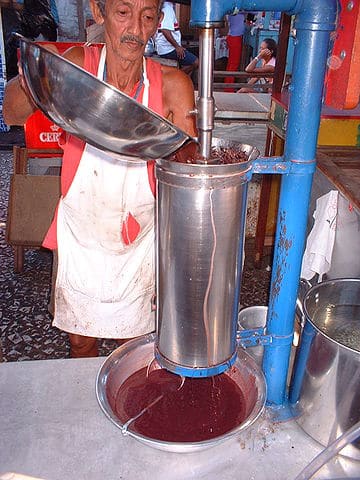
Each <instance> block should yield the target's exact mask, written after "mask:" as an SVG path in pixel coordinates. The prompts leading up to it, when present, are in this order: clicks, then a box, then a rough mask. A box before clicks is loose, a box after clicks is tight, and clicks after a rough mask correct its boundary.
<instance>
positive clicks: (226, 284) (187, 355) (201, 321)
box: [156, 139, 259, 376]
mask: <svg viewBox="0 0 360 480" xmlns="http://www.w3.org/2000/svg"><path fill="white" fill-rule="evenodd" d="M214 144H215V145H216V146H218V147H226V148H231V149H235V150H241V151H243V152H245V153H246V156H247V158H248V160H247V161H244V162H242V163H236V164H223V165H215V164H186V163H177V162H171V161H167V160H158V161H157V162H156V177H157V179H158V193H157V220H158V221H157V253H158V259H157V340H156V348H157V350H156V355H157V358H158V360H159V362H160V363H161V364H162V365H163V366H164V367H165V368H167V369H168V370H170V371H173V372H175V373H178V374H181V375H186V376H210V375H214V374H217V373H221V372H222V371H225V370H226V369H227V368H228V367H229V366H230V365H231V364H232V362H233V361H235V355H236V329H237V316H238V302H239V290H240V282H241V274H242V263H243V241H244V230H245V218H246V199H247V182H248V179H249V178H250V176H248V175H247V173H249V172H250V170H251V161H252V160H253V159H255V158H256V157H257V156H258V154H259V152H258V150H257V149H256V148H254V147H251V146H249V145H241V144H237V143H235V142H225V141H221V140H218V139H213V145H214Z"/></svg>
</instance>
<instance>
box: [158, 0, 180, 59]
mask: <svg viewBox="0 0 360 480" xmlns="http://www.w3.org/2000/svg"><path fill="white" fill-rule="evenodd" d="M162 12H163V14H164V17H163V19H162V21H161V23H160V24H159V27H158V31H157V33H156V35H155V45H156V51H157V54H158V55H166V54H167V53H170V52H172V51H173V50H174V46H173V45H171V43H170V42H169V41H168V40H167V39H166V38H165V36H164V35H163V34H162V33H161V32H159V30H161V29H163V30H170V31H171V34H172V36H173V38H174V40H175V41H176V43H177V44H178V45H181V32H180V29H179V22H178V20H177V18H176V14H175V10H174V5H173V4H172V3H171V2H164V5H163V7H162Z"/></svg>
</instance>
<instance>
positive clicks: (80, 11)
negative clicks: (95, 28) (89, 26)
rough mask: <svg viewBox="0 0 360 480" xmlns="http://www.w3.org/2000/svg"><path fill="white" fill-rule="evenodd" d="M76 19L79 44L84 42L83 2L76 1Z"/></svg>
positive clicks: (81, 0) (80, 0)
mask: <svg viewBox="0 0 360 480" xmlns="http://www.w3.org/2000/svg"><path fill="white" fill-rule="evenodd" d="M76 8H77V17H78V25H79V42H85V41H86V30H85V19H84V2H83V0H77V2H76Z"/></svg>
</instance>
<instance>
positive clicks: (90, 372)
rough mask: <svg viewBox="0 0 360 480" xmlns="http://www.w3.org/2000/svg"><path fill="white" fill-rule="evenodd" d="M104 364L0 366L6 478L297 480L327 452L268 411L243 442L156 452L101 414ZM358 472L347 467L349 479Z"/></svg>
mask: <svg viewBox="0 0 360 480" xmlns="http://www.w3.org/2000/svg"><path fill="white" fill-rule="evenodd" d="M103 360H104V359H103V358H91V359H66V360H41V361H28V362H14V363H2V364H0V391H1V395H0V411H1V415H0V432H1V433H0V479H2V478H5V477H3V475H4V474H5V473H6V472H15V473H17V474H22V475H27V476H32V477H35V478H38V479H42V480H64V479H66V480H81V479H86V480H93V479H94V480H99V479H101V480H108V479H109V480H110V479H111V480H112V479H116V480H118V479H123V480H125V479H131V480H137V479H144V480H145V479H146V480H147V479H149V478H154V479H157V480H161V479H167V480H169V479H181V480H183V479H206V480H212V479H214V480H215V479H216V480H218V479H221V480H230V479H252V480H257V479H260V480H263V479H266V480H271V479H274V480H275V479H276V480H281V479H284V480H285V479H286V480H291V479H293V478H295V477H296V475H297V474H298V473H299V472H300V471H301V470H302V469H303V468H304V467H305V465H307V464H308V463H309V462H310V461H311V460H312V458H313V457H315V456H316V455H317V453H319V452H320V451H321V449H322V448H321V447H320V446H319V445H318V444H317V443H316V442H314V441H312V440H311V439H310V438H309V437H308V436H307V435H306V434H304V433H303V431H302V430H301V429H300V427H298V425H297V424H296V423H295V422H294V421H293V420H290V421H287V422H284V423H274V422H272V421H270V420H269V418H270V417H269V411H268V410H267V411H265V412H264V414H263V415H262V417H261V418H260V419H259V420H258V421H257V422H256V423H255V425H253V426H252V427H250V428H249V429H248V430H246V431H245V432H244V433H243V435H242V436H241V437H237V438H233V439H231V440H229V441H227V442H225V443H223V444H221V445H219V446H216V447H213V448H211V449H208V450H204V451H201V452H198V453H194V454H192V453H191V454H175V453H169V452H164V451H160V450H156V449H153V448H150V447H148V446H146V445H143V444H142V443H140V442H138V441H136V440H134V439H132V438H130V437H126V436H123V434H122V433H121V431H120V430H119V429H118V428H117V427H116V426H115V425H113V424H112V423H111V422H110V421H109V420H108V419H107V418H106V417H105V415H104V414H103V413H102V411H101V410H100V407H99V406H98V403H97V399H96V396H95V379H96V375H97V372H98V370H99V368H100V365H101V363H102V362H103ZM344 465H345V463H344V461H343V459H342V457H337V458H336V459H334V460H333V461H331V462H330V463H329V464H328V465H327V466H325V467H323V469H322V470H321V471H320V472H319V473H318V474H317V475H316V476H315V477H313V478H318V479H323V478H345V477H346V474H345V473H344ZM359 469H360V462H349V461H346V470H347V474H348V475H349V476H352V477H353V478H354V472H356V471H357V473H359ZM355 476H356V475H355ZM16 478H20V477H16V476H15V477H14V480H15V479H16Z"/></svg>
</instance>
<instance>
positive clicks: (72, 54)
mask: <svg viewBox="0 0 360 480" xmlns="http://www.w3.org/2000/svg"><path fill="white" fill-rule="evenodd" d="M45 48H47V49H48V50H50V51H53V52H55V53H58V50H57V48H56V47H55V46H54V45H51V44H49V45H46V46H45ZM64 57H65V58H67V59H68V60H70V61H71V62H73V63H75V64H77V65H80V66H82V64H83V58H84V54H83V49H82V47H71V48H70V49H69V50H67V51H66V52H65V53H64ZM2 108H3V116H4V120H5V123H6V124H7V125H19V126H22V125H24V124H25V123H26V120H27V119H28V118H29V116H30V115H31V114H32V113H33V112H34V111H35V110H36V109H37V107H36V105H35V104H34V102H33V100H32V98H31V95H30V93H29V91H28V89H27V87H26V84H25V80H24V78H23V76H22V71H21V68H20V67H19V75H17V76H16V77H14V78H12V79H11V80H10V81H9V82H8V83H7V84H6V86H5V92H4V101H3V107H2Z"/></svg>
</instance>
